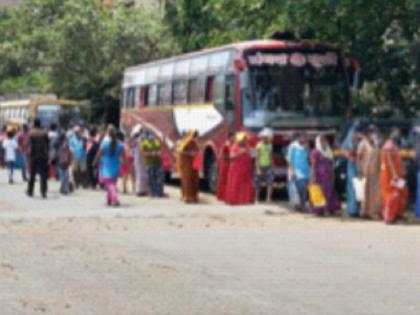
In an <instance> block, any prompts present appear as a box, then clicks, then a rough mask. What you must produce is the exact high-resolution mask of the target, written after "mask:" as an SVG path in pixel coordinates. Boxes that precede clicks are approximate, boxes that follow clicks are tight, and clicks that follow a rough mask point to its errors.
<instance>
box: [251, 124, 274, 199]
mask: <svg viewBox="0 0 420 315" xmlns="http://www.w3.org/2000/svg"><path fill="white" fill-rule="evenodd" d="M259 137H260V141H259V142H258V144H257V147H256V154H257V156H256V158H255V170H256V175H255V193H256V198H255V200H257V201H258V199H259V196H260V190H261V187H262V185H263V183H264V184H265V185H266V187H267V197H266V201H267V202H271V201H272V197H273V186H274V171H273V144H272V139H273V131H272V130H271V129H269V128H264V129H263V130H262V131H261V132H260V134H259Z"/></svg>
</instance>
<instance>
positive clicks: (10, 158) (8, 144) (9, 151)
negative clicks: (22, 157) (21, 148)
mask: <svg viewBox="0 0 420 315" xmlns="http://www.w3.org/2000/svg"><path fill="white" fill-rule="evenodd" d="M3 149H4V150H5V153H6V161H7V162H14V161H16V150H17V149H18V143H17V141H16V140H15V139H6V140H4V141H3Z"/></svg>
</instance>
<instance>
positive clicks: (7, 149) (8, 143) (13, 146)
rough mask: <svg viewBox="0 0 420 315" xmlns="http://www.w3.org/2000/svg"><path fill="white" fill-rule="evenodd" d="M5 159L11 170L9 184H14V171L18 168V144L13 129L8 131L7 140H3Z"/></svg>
mask: <svg viewBox="0 0 420 315" xmlns="http://www.w3.org/2000/svg"><path fill="white" fill-rule="evenodd" d="M3 149H4V157H5V161H6V164H7V168H8V170H9V184H13V170H14V168H15V166H16V157H17V156H16V151H17V149H18V144H17V141H16V139H15V133H14V131H13V130H12V129H10V130H8V131H7V138H6V139H5V140H3Z"/></svg>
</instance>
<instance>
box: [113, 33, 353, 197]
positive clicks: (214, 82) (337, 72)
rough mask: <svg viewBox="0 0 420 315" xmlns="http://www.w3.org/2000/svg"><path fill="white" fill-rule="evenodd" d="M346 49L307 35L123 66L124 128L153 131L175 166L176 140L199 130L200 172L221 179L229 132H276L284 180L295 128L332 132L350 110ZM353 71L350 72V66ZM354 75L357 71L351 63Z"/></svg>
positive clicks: (168, 165)
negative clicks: (219, 171)
mask: <svg viewBox="0 0 420 315" xmlns="http://www.w3.org/2000/svg"><path fill="white" fill-rule="evenodd" d="M349 66H350V67H352V64H351V63H348V62H346V60H345V59H344V58H343V57H342V55H341V53H340V51H339V50H338V49H336V48H334V47H332V46H329V45H324V44H315V43H312V42H309V41H296V40H292V41H282V40H260V41H249V42H241V43H235V44H231V45H227V46H223V47H217V48H213V49H208V50H203V51H199V52H194V53H190V54H186V55H181V56H177V57H173V58H169V59H164V60H158V61H156V62H152V63H148V64H142V65H138V66H133V67H129V68H127V69H126V70H125V72H124V79H123V84H122V89H123V93H122V101H121V126H122V128H124V129H125V130H126V131H127V132H129V131H130V129H131V128H132V127H133V126H134V125H137V124H141V125H143V126H145V127H147V128H150V129H152V130H153V131H154V132H155V133H156V134H157V135H158V136H159V137H160V139H161V141H162V143H163V144H164V150H163V154H162V162H163V165H164V168H165V170H166V171H167V172H168V173H172V172H175V156H174V153H173V149H174V146H175V145H176V143H177V141H178V140H179V139H180V137H181V136H182V134H183V133H184V132H185V131H188V130H190V129H196V130H198V132H199V135H200V136H199V143H200V154H201V155H202V161H203V163H202V165H203V167H202V170H201V176H202V178H204V179H205V180H206V181H207V183H208V185H209V187H210V189H211V190H213V191H214V190H215V187H216V183H217V157H218V156H219V149H220V148H221V146H222V144H223V143H224V142H225V141H226V138H227V136H228V134H229V132H235V131H247V132H248V133H249V134H250V136H251V137H254V139H255V137H256V135H257V133H258V132H259V131H260V130H261V129H262V128H264V127H270V128H272V129H273V130H274V132H275V136H274V161H275V173H276V175H277V177H278V178H279V179H281V178H283V179H284V178H285V176H286V172H287V167H286V161H285V150H286V147H287V145H288V144H289V142H290V141H291V138H292V135H293V134H294V133H295V132H296V130H304V131H306V132H308V133H309V134H311V133H313V134H315V133H319V132H324V133H326V134H329V135H331V136H333V135H334V134H335V133H336V131H337V128H338V127H339V125H340V124H342V123H343V120H344V119H345V118H346V116H347V114H348V112H349V111H350V109H351V106H350V104H351V97H350V81H352V78H349V76H348V71H347V70H348V68H349ZM349 73H350V72H349ZM351 73H352V75H353V74H354V75H355V77H356V74H358V73H357V71H356V72H355V71H354V67H352V71H351Z"/></svg>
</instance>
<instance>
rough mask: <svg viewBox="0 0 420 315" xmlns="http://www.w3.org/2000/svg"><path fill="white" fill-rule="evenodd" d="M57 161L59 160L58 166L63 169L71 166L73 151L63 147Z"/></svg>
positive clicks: (59, 151)
mask: <svg viewBox="0 0 420 315" xmlns="http://www.w3.org/2000/svg"><path fill="white" fill-rule="evenodd" d="M57 159H58V166H59V167H60V168H61V169H66V168H68V167H69V166H70V160H71V151H70V148H69V147H68V146H67V145H65V146H62V147H61V148H60V149H59V150H58V154H57Z"/></svg>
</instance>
